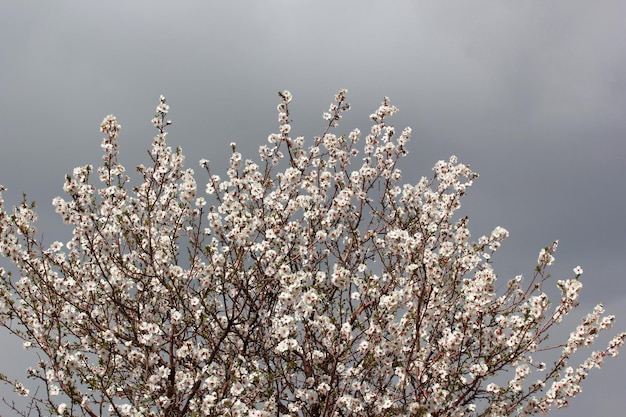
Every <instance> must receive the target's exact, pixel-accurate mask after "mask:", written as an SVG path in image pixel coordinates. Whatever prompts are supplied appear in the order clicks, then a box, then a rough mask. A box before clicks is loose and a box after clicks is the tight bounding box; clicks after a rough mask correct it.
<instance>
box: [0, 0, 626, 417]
mask: <svg viewBox="0 0 626 417" xmlns="http://www.w3.org/2000/svg"><path fill="white" fill-rule="evenodd" d="M0 11H1V12H2V13H1V15H2V18H1V19H2V25H0V31H1V32H0V48H1V50H0V52H1V56H2V59H1V60H0V83H1V86H2V95H1V96H0V120H1V123H0V134H1V136H2V137H1V139H0V140H1V141H2V150H1V152H0V183H3V184H5V185H6V186H8V187H9V192H8V193H7V200H8V201H9V202H11V203H16V202H18V200H19V198H20V196H21V192H22V191H26V192H28V193H29V195H30V196H31V197H33V198H35V199H36V200H37V201H38V203H39V205H40V206H41V211H42V215H41V221H40V227H41V229H43V230H45V231H46V236H48V235H49V236H51V237H50V240H52V239H53V236H54V234H55V233H57V232H66V230H65V229H63V228H61V227H59V226H58V222H57V221H56V219H55V217H54V214H53V213H51V208H50V206H49V203H48V202H49V201H50V199H51V198H52V197H54V196H56V195H58V194H60V193H61V184H62V181H63V176H64V175H65V174H66V173H68V172H71V169H72V168H73V167H74V166H76V165H80V164H85V163H92V164H94V165H95V164H98V162H99V155H100V148H99V143H100V142H99V141H100V134H99V132H98V127H99V123H100V121H101V120H102V118H103V117H104V116H105V115H106V114H109V113H114V114H115V115H116V116H117V117H118V119H119V121H120V123H121V124H122V126H123V130H122V134H121V139H120V141H121V149H122V155H121V158H122V161H123V162H124V163H125V164H126V165H127V168H128V170H129V171H131V172H132V170H133V169H132V168H133V167H134V165H137V164H139V163H141V162H145V161H146V159H147V156H146V154H145V149H146V148H147V147H148V146H149V144H150V139H151V137H152V134H153V132H152V127H151V125H150V123H149V120H150V118H151V117H152V114H153V112H154V107H155V106H156V104H157V99H158V96H159V94H165V95H166V96H167V98H168V102H169V104H170V105H171V113H170V115H171V118H172V119H173V121H174V125H173V126H172V129H171V133H170V136H169V140H170V143H171V144H172V145H174V146H182V147H183V150H184V151H185V153H186V154H187V164H188V165H189V166H196V164H197V160H198V159H200V158H202V157H206V158H209V159H210V160H211V161H213V162H214V163H215V164H217V165H218V166H220V164H222V165H221V166H222V167H223V162H222V161H224V159H225V156H226V155H228V149H229V148H228V143H229V142H231V141H236V142H238V144H239V146H240V148H241V150H242V151H243V152H244V154H246V156H249V157H253V156H254V152H255V150H256V148H257V146H258V145H259V144H261V143H262V142H264V141H265V139H266V137H267V135H268V133H270V132H272V131H273V130H275V128H276V111H275V105H276V99H277V97H276V92H277V91H278V90H279V89H285V88H286V89H289V90H291V91H292V93H293V94H294V97H295V99H294V103H293V108H292V114H293V118H294V123H293V127H294V133H295V134H300V133H303V134H305V135H306V136H308V137H310V136H311V135H313V134H317V133H320V129H321V127H322V119H321V113H322V111H324V110H325V109H326V107H327V106H328V103H329V102H330V101H331V99H332V97H333V94H334V93H335V92H336V91H337V90H338V89H339V88H348V89H349V94H348V98H349V101H350V102H351V103H352V105H353V110H352V111H351V112H350V113H349V114H348V115H346V118H345V120H344V121H343V128H344V129H345V130H349V129H352V128H353V127H355V126H358V127H360V128H361V129H362V130H365V129H367V128H368V121H367V116H368V115H369V114H370V113H371V112H372V111H373V110H374V109H375V108H376V107H377V106H378V104H379V102H380V100H381V99H382V97H383V96H389V97H390V98H391V100H392V103H394V104H396V105H397V106H398V107H399V108H400V113H399V115H398V116H397V117H396V118H395V124H396V125H397V126H398V127H404V126H407V125H410V126H412V127H413V129H414V139H413V141H412V143H411V144H410V150H411V153H410V154H409V156H408V159H407V160H406V161H405V162H404V168H405V171H404V173H405V174H404V178H405V180H407V181H413V180H415V181H417V179H418V178H419V177H420V176H422V175H429V174H430V167H431V166H432V165H433V164H434V162H435V161H436V160H437V159H444V158H448V156H449V155H450V154H457V155H458V156H459V159H460V160H461V162H465V163H469V164H470V165H471V166H472V167H473V168H474V169H475V170H477V171H478V172H479V173H480V174H481V178H480V179H479V180H478V181H477V182H476V184H475V186H474V187H473V188H472V189H471V190H470V192H469V195H468V197H467V199H466V202H465V204H464V207H463V208H462V211H463V212H464V214H468V215H469V216H470V219H471V229H472V231H473V233H474V235H475V236H476V237H477V236H479V235H480V234H485V233H489V232H490V231H491V230H492V229H493V227H495V226H496V225H502V226H504V227H506V228H508V229H509V230H510V232H511V237H510V238H509V240H508V241H507V242H505V244H504V246H503V248H502V250H501V253H500V254H499V255H500V256H497V255H496V265H497V270H498V271H500V273H501V275H503V276H504V277H507V276H510V275H513V274H517V273H526V274H530V273H531V271H532V267H533V263H534V262H535V260H536V256H537V253H538V250H539V248H540V247H542V246H545V245H547V244H549V243H550V242H551V241H552V240H554V239H559V240H560V242H561V245H560V247H559V251H558V253H557V266H556V267H555V269H554V275H555V276H559V277H561V276H563V275H567V274H569V273H570V272H571V268H573V267H574V266H576V265H578V264H580V265H582V266H583V268H584V269H585V281H584V282H585V284H586V286H585V289H584V291H583V297H584V298H583V304H584V305H585V307H590V306H591V305H592V304H593V303H594V302H595V301H600V300H602V301H604V303H605V306H606V307H607V310H609V312H611V313H615V314H619V313H621V318H622V319H621V321H620V320H619V319H620V317H618V326H619V328H621V329H624V328H626V307H625V305H626V280H624V277H623V275H624V274H623V271H624V269H625V267H626V261H625V260H624V253H625V252H626V237H625V236H626V227H625V226H624V212H625V211H626V197H625V196H624V194H625V191H626V190H625V185H624V178H625V177H626V164H625V163H624V159H625V157H626V140H625V137H626V135H625V134H626V117H624V111H625V109H626V50H625V49H624V47H623V39H624V38H625V35H626V33H625V32H626V30H625V29H624V25H623V16H625V15H626V5H625V3H624V2H614V1H596V2H586V1H552V2H538V1H525V2H502V1H476V2H457V1H445V0H444V1H411V2H409V1H402V2H401V1H388V2H374V1H360V2H355V1H333V2H326V1H248V2H185V1H182V2H176V3H173V2H159V1H149V2H148V1H133V2H121V1H111V2H106V4H105V3H102V4H95V3H90V2H77V1H56V2H44V1H38V2H13V3H11V2H5V4H3V5H2V6H0ZM625 362H626V361H625V360H624V358H619V359H617V360H614V361H612V362H611V365H610V368H611V369H609V370H608V372H606V373H604V374H603V375H594V376H596V378H595V379H593V380H592V383H594V382H593V381H595V385H589V384H586V385H583V389H584V390H585V391H586V392H585V393H584V394H583V395H584V399H583V400H577V401H575V402H574V405H575V407H576V409H575V410H568V411H564V412H558V413H555V415H558V416H575V415H586V414H588V415H596V416H600V415H606V416H613V415H618V414H619V413H620V411H621V409H622V408H623V401H622V399H621V397H620V396H619V395H617V396H614V397H613V398H612V399H611V400H610V401H604V396H603V394H602V392H603V391H607V390H611V389H613V388H611V387H620V386H621V385H620V381H621V379H620V376H621V374H623V373H624V371H626V369H625V368H626V364H625ZM607 387H608V388H607ZM615 389H617V388H615Z"/></svg>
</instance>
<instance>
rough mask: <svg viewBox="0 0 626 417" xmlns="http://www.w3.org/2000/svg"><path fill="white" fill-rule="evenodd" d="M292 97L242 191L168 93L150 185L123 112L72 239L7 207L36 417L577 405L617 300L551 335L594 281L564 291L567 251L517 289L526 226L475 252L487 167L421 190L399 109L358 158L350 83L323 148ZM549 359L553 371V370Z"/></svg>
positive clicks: (109, 132)
mask: <svg viewBox="0 0 626 417" xmlns="http://www.w3.org/2000/svg"><path fill="white" fill-rule="evenodd" d="M279 95H280V98H281V102H280V104H279V105H278V112H279V122H280V129H279V133H277V134H272V135H270V136H269V138H268V141H269V144H267V145H263V146H261V147H260V148H259V159H260V160H259V161H258V162H253V161H252V160H245V161H244V160H243V158H242V155H241V154H240V153H239V152H237V150H236V146H235V144H231V147H232V155H231V157H230V168H229V169H228V172H227V176H226V178H220V176H218V175H216V174H215V173H214V172H213V171H212V170H211V166H210V164H209V162H208V161H206V160H202V161H200V165H201V167H202V168H203V170H206V172H207V175H206V177H204V178H207V179H206V180H205V181H207V182H206V186H205V187H204V191H205V192H204V193H202V192H200V191H199V190H198V187H197V183H196V175H195V173H194V171H193V170H192V169H185V168H184V167H183V160H184V157H183V154H182V152H181V150H180V149H175V150H173V149H172V148H170V147H168V146H167V144H166V127H167V125H169V124H170V122H169V121H167V120H166V115H167V112H168V105H167V104H166V102H165V98H163V97H161V99H160V103H159V105H158V107H157V113H156V116H155V118H154V119H153V120H152V122H153V124H154V126H155V127H156V128H157V130H158V134H157V135H156V137H155V138H154V140H153V142H152V150H151V151H150V157H151V164H150V165H149V166H143V165H140V166H139V167H137V171H138V172H139V173H140V175H141V176H142V177H143V181H141V183H140V184H139V185H137V186H135V187H132V188H131V187H130V186H129V181H130V180H129V178H128V177H127V176H126V174H125V169H124V167H123V166H122V165H120V164H119V163H118V132H119V130H120V125H119V124H118V123H117V121H116V119H115V117H113V116H107V117H106V118H105V119H104V121H103V123H102V126H101V129H102V132H104V134H105V138H104V139H103V142H102V148H103V149H104V156H103V161H104V163H103V165H102V166H101V167H100V168H98V169H97V171H96V174H97V176H98V178H99V181H100V185H99V186H98V187H96V186H95V185H93V181H92V175H93V174H94V171H93V168H92V167H91V166H90V165H87V166H83V167H79V168H76V169H75V170H74V172H73V175H72V176H68V177H67V180H66V182H65V185H64V187H63V188H64V191H65V193H66V194H67V195H68V196H69V197H66V199H63V198H61V197H57V198H55V199H54V200H53V204H54V206H55V207H56V211H57V213H58V214H59V215H60V216H61V217H62V219H63V221H64V222H65V223H67V224H70V225H71V226H72V227H73V237H72V238H71V239H70V240H69V241H68V242H67V243H65V244H64V243H62V242H53V243H52V244H51V245H49V246H47V245H44V244H43V243H42V242H41V241H40V239H38V238H37V236H36V235H37V232H36V229H35V227H34V225H33V223H34V222H35V220H36V218H37V216H36V214H35V212H34V207H33V205H31V204H28V203H27V202H26V201H24V202H23V203H22V204H21V205H19V206H17V207H15V208H14V209H13V211H12V212H10V211H7V210H6V208H5V207H4V206H3V201H2V199H1V197H0V234H1V236H0V251H1V252H2V254H3V255H4V256H5V257H6V258H8V259H9V260H10V261H11V262H12V264H13V265H14V267H13V268H12V269H13V271H16V272H17V275H19V276H15V277H14V276H12V275H11V271H7V270H5V269H0V276H1V278H2V279H1V290H0V300H1V301H0V321H1V323H2V325H3V326H4V327H6V328H7V329H8V330H9V331H10V332H12V333H13V334H14V335H16V336H17V337H19V338H21V339H23V341H24V347H25V348H27V349H34V350H36V352H37V354H38V355H39V358H40V360H39V361H38V363H36V364H34V365H33V367H32V368H29V369H28V371H27V373H28V377H30V378H32V379H34V380H36V381H39V383H38V385H39V387H40V390H39V391H38V392H36V393H31V392H30V391H29V389H28V387H29V386H30V385H24V384H23V383H21V382H19V381H14V380H12V379H11V380H9V379H8V378H7V377H4V380H5V381H6V382H8V383H9V384H11V385H13V387H14V388H15V390H16V391H17V392H18V393H19V394H20V395H23V396H27V397H29V398H30V406H29V407H28V408H27V409H26V410H24V411H20V414H21V415H27V414H31V413H35V414H39V415H44V414H45V415H48V414H49V413H52V414H58V415H71V416H74V415H82V416H92V417H94V416H109V415H111V416H113V415H114V416H226V415H228V416H231V415H232V416H244V415H250V416H270V415H273V416H278V415H291V416H311V417H313V416H341V417H347V416H441V417H442V416H510V415H530V414H536V413H545V412H547V411H548V410H549V409H550V408H551V407H553V406H556V407H562V406H565V405H567V400H568V398H570V397H573V396H574V395H576V394H577V393H578V392H579V391H580V382H581V380H583V379H584V378H585V377H586V376H587V374H588V371H589V370H590V368H593V367H600V365H602V362H603V360H604V358H605V357H606V356H615V355H616V354H617V349H618V348H619V347H621V346H622V344H623V342H624V338H625V337H626V334H624V333H622V334H619V335H617V336H616V337H615V338H613V340H611V342H610V343H609V345H608V347H607V348H606V349H604V350H599V351H594V352H593V353H591V355H590V356H589V357H588V358H587V359H586V360H583V361H582V362H581V363H577V364H575V365H574V366H572V365H571V364H570V362H571V361H572V360H571V359H572V356H573V355H574V353H575V352H576V351H577V349H578V348H579V347H581V346H587V345H590V344H592V343H593V342H594V340H595V339H596V338H597V337H598V335H599V334H600V332H601V331H602V330H605V329H608V328H610V327H611V325H612V324H613V317H612V316H603V309H602V306H597V307H596V308H594V309H593V311H592V312H591V313H590V314H588V315H587V316H585V317H584V319H583V320H582V322H581V323H580V324H579V325H578V326H577V327H576V328H575V329H574V331H573V332H572V333H571V335H570V337H569V339H567V340H565V341H562V342H556V343H555V344H547V342H546V339H547V337H548V331H549V330H550V329H551V328H553V326H554V325H556V324H558V323H559V322H561V321H562V319H563V318H564V317H565V316H566V315H567V314H568V313H570V312H571V311H572V309H573V308H574V307H576V305H577V298H578V294H579V292H580V289H581V287H582V284H581V282H580V280H579V278H580V275H581V274H582V270H581V269H580V267H577V268H575V269H574V274H573V276H572V277H571V278H568V279H565V280H559V281H557V283H556V285H557V286H558V288H559V289H560V291H561V296H560V299H558V300H557V301H556V302H553V303H551V302H550V301H549V300H548V296H547V295H546V293H545V292H544V285H545V283H546V281H547V280H548V278H549V275H548V273H547V272H546V268H547V267H548V266H549V265H550V264H551V263H552V262H553V260H554V258H553V252H554V251H555V249H556V243H554V244H552V245H551V246H549V247H546V248H544V249H542V250H541V252H540V255H539V259H538V264H537V267H536V270H535V271H534V274H533V276H532V277H531V278H530V279H529V280H526V281H524V280H523V278H522V277H521V276H518V277H515V278H513V279H511V280H510V281H508V283H507V284H506V285H503V286H500V287H496V285H495V284H496V278H497V276H496V274H495V272H494V271H493V270H492V266H491V263H490V258H491V255H492V254H493V253H494V252H495V251H496V250H497V249H498V247H499V246H500V243H501V241H502V240H503V239H505V238H506V237H507V236H508V232H507V231H506V230H505V229H503V228H502V227H496V228H495V230H494V231H493V232H492V233H491V234H490V235H488V236H482V237H480V238H479V239H478V240H475V241H472V240H470V233H469V231H468V224H467V219H466V218H464V217H459V216H456V215H455V213H456V211H457V209H458V208H459V207H460V199H461V197H462V196H463V195H464V194H465V192H466V191H467V188H468V187H469V186H470V185H471V184H472V181H473V180H474V179H475V178H476V177H477V175H476V174H475V173H474V172H472V171H471V170H470V169H469V167H468V166H466V165H463V164H460V163H458V162H457V160H456V158H455V157H452V158H450V160H449V161H439V162H438V163H437V164H436V165H435V167H434V174H433V176H432V177H431V178H422V179H421V180H419V181H418V182H417V183H415V184H401V182H400V181H401V173H400V171H399V169H397V167H396V165H397V163H398V160H399V158H400V157H402V156H404V155H406V154H407V150H406V146H407V142H408V141H409V137H410V134H411V130H410V129H409V128H406V129H404V130H403V131H402V132H401V133H400V134H399V135H398V134H397V133H396V131H395V129H394V128H393V127H392V126H391V125H390V124H389V123H388V119H389V117H390V116H392V115H393V114H394V113H395V112H396V111H397V109H396V108H395V107H393V106H392V105H390V103H389V101H388V99H385V100H384V101H383V103H382V105H381V106H380V107H379V108H378V110H377V111H376V112H375V113H374V114H372V115H371V116H370V118H371V119H372V121H373V123H374V124H373V126H372V128H371V131H370V132H369V133H367V134H366V135H365V137H364V139H363V141H364V142H365V143H364V146H363V147H362V148H357V145H358V144H359V142H360V140H361V136H362V134H361V132H360V131H359V130H358V129H355V130H353V131H352V132H350V133H349V134H347V135H346V136H337V135H336V134H335V133H333V132H334V130H335V128H337V123H338V121H339V120H340V119H341V116H342V113H343V112H344V111H346V110H348V108H349V105H348V104H347V102H346V91H345V90H341V91H340V92H339V93H338V94H337V96H336V97H335V98H336V102H335V103H334V104H332V105H331V106H330V109H329V110H328V112H327V113H325V114H324V118H325V119H326V120H327V122H328V123H327V127H326V130H325V131H324V132H323V133H322V134H321V135H320V136H319V137H316V138H315V139H314V140H313V142H312V143H311V144H310V145H309V146H305V141H304V139H303V138H302V137H295V138H294V137H292V136H290V130H291V127H290V124H289V123H290V120H289V117H290V115H289V103H290V101H291V94H290V93H289V92H287V91H283V92H281V93H279ZM498 288H500V289H498ZM545 350H553V351H554V352H556V354H554V355H553V356H554V358H553V359H551V360H550V361H549V363H547V364H546V363H542V362H540V361H539V360H538V359H536V358H533V357H532V355H535V356H537V355H541V351H545ZM509 371H510V372H509ZM15 408H17V407H15ZM16 411H17V410H16Z"/></svg>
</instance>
